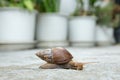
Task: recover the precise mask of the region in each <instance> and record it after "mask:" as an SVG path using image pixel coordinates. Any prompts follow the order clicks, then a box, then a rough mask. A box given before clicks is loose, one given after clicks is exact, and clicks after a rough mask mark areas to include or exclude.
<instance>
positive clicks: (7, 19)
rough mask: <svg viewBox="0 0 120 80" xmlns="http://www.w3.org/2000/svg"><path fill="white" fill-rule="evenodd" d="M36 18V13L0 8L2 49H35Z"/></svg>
mask: <svg viewBox="0 0 120 80" xmlns="http://www.w3.org/2000/svg"><path fill="white" fill-rule="evenodd" d="M35 18H36V12H29V11H27V10H23V9H19V8H0V44H1V45H0V49H4V48H5V49H6V47H7V48H8V49H12V45H14V46H16V47H17V49H28V48H33V46H34V44H33V43H34V32H35ZM31 44H32V45H31ZM19 45H23V46H24V47H20V46H19ZM3 46H6V47H3ZM13 49H16V48H14V47H13Z"/></svg>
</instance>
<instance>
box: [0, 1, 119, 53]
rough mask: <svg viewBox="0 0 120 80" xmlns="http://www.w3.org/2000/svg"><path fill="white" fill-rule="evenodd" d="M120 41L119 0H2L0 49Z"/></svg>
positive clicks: (89, 44) (87, 45) (115, 43)
mask: <svg viewBox="0 0 120 80" xmlns="http://www.w3.org/2000/svg"><path fill="white" fill-rule="evenodd" d="M119 44H120V1H119V0H0V50H3V51H4V50H23V49H34V48H47V47H57V46H63V47H99V46H113V45H119Z"/></svg>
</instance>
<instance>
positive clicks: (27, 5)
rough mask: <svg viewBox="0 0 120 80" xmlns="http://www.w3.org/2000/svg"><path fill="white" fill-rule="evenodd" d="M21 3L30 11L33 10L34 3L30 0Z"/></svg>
mask: <svg viewBox="0 0 120 80" xmlns="http://www.w3.org/2000/svg"><path fill="white" fill-rule="evenodd" d="M23 3H24V5H25V7H26V8H27V9H28V10H30V11H32V10H34V4H33V3H32V1H31V0H24V1H23Z"/></svg>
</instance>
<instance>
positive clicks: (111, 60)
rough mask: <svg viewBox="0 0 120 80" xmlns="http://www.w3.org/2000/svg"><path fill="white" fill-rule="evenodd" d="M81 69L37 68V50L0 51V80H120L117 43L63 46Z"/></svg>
mask: <svg viewBox="0 0 120 80" xmlns="http://www.w3.org/2000/svg"><path fill="white" fill-rule="evenodd" d="M66 49H68V50H69V52H71V53H72V54H73V56H74V60H75V61H79V62H96V63H90V64H86V65H84V70H82V71H79V70H78V71H77V70H70V69H68V70H66V69H39V68H38V67H39V66H40V65H42V64H44V63H45V62H44V61H42V60H41V59H39V58H38V57H36V56H35V53H36V52H37V51H39V49H34V50H23V51H6V52H5V51H2V52H0V80H120V46H110V47H93V48H71V47H70V48H66Z"/></svg>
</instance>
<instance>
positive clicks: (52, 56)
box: [36, 47, 73, 64]
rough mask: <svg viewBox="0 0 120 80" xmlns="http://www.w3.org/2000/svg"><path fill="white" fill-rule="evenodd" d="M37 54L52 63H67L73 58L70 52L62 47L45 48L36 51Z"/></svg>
mask: <svg viewBox="0 0 120 80" xmlns="http://www.w3.org/2000/svg"><path fill="white" fill-rule="evenodd" d="M36 55H37V56H38V57H39V58H41V59H42V60H45V61H46V62H48V63H52V64H66V63H68V62H69V61H71V60H72V58H73V56H72V55H71V54H70V52H68V51H67V50H66V49H65V48H62V47H56V48H52V49H45V50H42V51H40V52H38V53H36Z"/></svg>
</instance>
